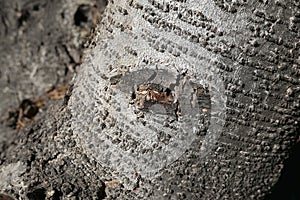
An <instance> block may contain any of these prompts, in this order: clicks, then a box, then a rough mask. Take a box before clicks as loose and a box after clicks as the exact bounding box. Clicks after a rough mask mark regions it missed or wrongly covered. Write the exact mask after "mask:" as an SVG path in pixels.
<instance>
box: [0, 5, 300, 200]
mask: <svg viewBox="0 0 300 200" xmlns="http://www.w3.org/2000/svg"><path fill="white" fill-rule="evenodd" d="M299 8H300V5H299V3H297V2H296V1H293V0H290V1H285V2H281V1H275V2H268V1H258V2H255V1H226V2H225V1H219V0H215V1H185V0H173V1H158V0H149V1H147V2H146V1H138V0H131V1H118V2H114V1H110V2H109V4H108V6H107V8H106V11H105V15H104V17H103V19H102V20H101V22H100V23H99V24H98V26H97V28H96V34H95V36H94V38H93V41H92V42H91V45H90V47H89V49H88V50H87V51H86V54H85V59H84V62H83V64H82V65H81V66H80V70H79V72H78V73H77V75H76V77H75V78H74V80H73V81H72V82H71V84H70V87H69V90H68V92H67V94H66V96H65V99H64V102H63V103H62V104H61V105H54V107H53V109H51V110H48V112H47V114H46V115H45V116H44V118H42V119H40V120H38V121H36V122H35V123H34V124H33V125H32V126H31V127H28V128H26V129H24V130H22V131H21V132H19V135H18V137H17V138H18V140H16V142H15V143H14V144H13V145H12V146H11V147H10V148H8V149H7V150H6V154H5V156H6V160H5V162H4V163H2V166H1V173H0V177H1V180H2V181H0V186H1V188H3V189H4V190H5V191H6V192H8V193H11V194H13V195H15V196H17V197H19V198H25V197H26V198H29V199H51V198H52V199H59V198H76V197H79V198H82V199H92V198H95V199H103V198H104V197H105V196H107V197H108V199H114V198H118V199H135V198H137V199H138V198H143V199H149V198H150V199H184V198H186V199H262V198H264V196H265V195H266V194H268V193H269V192H270V190H271V188H272V186H273V185H274V184H275V183H276V181H277V180H278V178H279V175H280V172H281V170H282V167H283V161H284V159H286V158H287V156H288V153H289V151H290V148H291V147H292V146H293V145H294V144H295V143H296V142H297V139H298V138H299V124H298V119H299V91H300V90H299V64H300V63H299V62H300V60H299V59H300V58H299V55H298V53H299V38H300V35H299V33H300V32H299V28H300V27H299V20H300V10H299Z"/></svg>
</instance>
